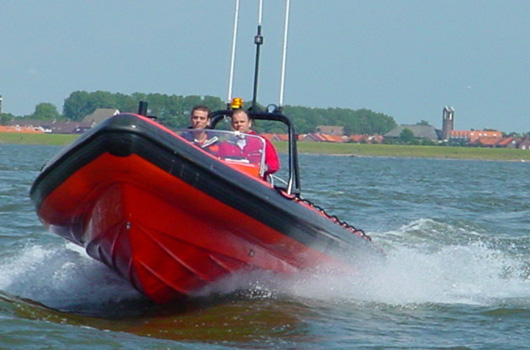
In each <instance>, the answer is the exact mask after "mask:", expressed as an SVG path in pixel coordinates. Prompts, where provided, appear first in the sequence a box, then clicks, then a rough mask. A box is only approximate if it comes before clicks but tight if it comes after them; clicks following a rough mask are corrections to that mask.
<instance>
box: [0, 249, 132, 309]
mask: <svg viewBox="0 0 530 350" xmlns="http://www.w3.org/2000/svg"><path fill="white" fill-rule="evenodd" d="M0 290H3V291H5V292H7V293H9V294H11V295H15V296H17V297H20V298H24V299H30V300H33V301H37V302H40V303H42V304H44V305H46V306H48V307H52V308H58V309H68V308H70V307H72V306H73V305H79V304H87V305H88V304H97V303H108V302H116V301H120V300H127V299H134V298H139V297H140V296H139V294H138V292H136V291H135V290H134V289H133V288H132V287H130V286H129V284H128V283H126V282H125V281H123V280H122V279H120V278H119V277H118V276H116V275H115V274H114V273H113V272H112V271H110V270H109V269H108V268H107V267H106V266H104V265H103V264H101V263H99V262H97V261H95V260H93V259H92V258H90V257H88V256H87V255H86V254H85V253H84V251H83V250H82V249H81V248H79V247H77V246H75V245H74V244H71V243H66V244H65V245H64V246H63V245H61V246H55V247H43V246H40V245H30V246H27V247H26V248H24V249H22V250H21V251H20V254H18V255H16V256H13V257H11V258H10V259H5V260H2V261H0Z"/></svg>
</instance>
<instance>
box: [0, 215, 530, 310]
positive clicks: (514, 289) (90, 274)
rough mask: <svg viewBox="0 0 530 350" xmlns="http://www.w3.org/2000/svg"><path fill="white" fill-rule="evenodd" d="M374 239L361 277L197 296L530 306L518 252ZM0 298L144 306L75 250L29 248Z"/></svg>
mask: <svg viewBox="0 0 530 350" xmlns="http://www.w3.org/2000/svg"><path fill="white" fill-rule="evenodd" d="M442 234H443V236H441V235H442ZM373 236H375V237H374V241H379V242H381V243H383V246H384V248H385V251H386V254H387V256H386V260H385V261H384V262H378V263H373V264H371V265H370V264H369V266H368V267H367V268H366V269H365V270H362V271H359V272H358V273H355V274H352V275H346V276H345V275H336V274H335V275H334V274H330V273H329V271H326V272H325V273H322V274H319V273H311V274H299V275H296V276H289V277H285V276H282V277H279V276H273V275H272V274H270V273H263V272H261V273H252V274H241V275H238V276H232V277H231V278H228V279H226V280H224V281H220V282H218V283H216V284H215V285H212V286H209V287H208V288H205V289H204V290H203V291H201V293H199V296H208V295H211V294H230V293H233V292H234V291H237V290H241V289H246V290H249V291H250V292H249V293H248V294H247V295H248V296H250V297H252V296H257V297H260V298H261V297H265V298H269V297H276V296H279V295H280V296H281V295H283V296H286V297H289V298H302V299H311V300H316V301H326V302H329V301H337V302H344V301H347V302H375V303H384V304H390V305H410V304H424V303H436V304H469V305H498V304H512V303H519V304H520V303H523V304H524V305H525V306H527V305H530V279H529V274H530V268H529V265H528V262H527V261H528V253H527V252H526V253H525V254H520V253H519V254H514V253H513V249H506V246H498V245H499V244H498V242H497V241H495V240H491V239H486V240H485V239H483V238H484V236H483V235H482V236H481V235H480V234H478V233H477V232H474V231H472V230H471V231H466V230H464V229H462V228H455V227H452V226H450V225H446V224H443V223H437V222H435V221H433V220H429V219H421V220H417V221H415V222H412V223H410V224H409V225H406V226H404V227H402V228H401V229H399V230H398V231H393V232H383V233H378V234H375V235H373ZM480 237H482V238H480ZM494 243H495V244H494ZM0 290H3V291H5V292H7V293H9V294H12V295H16V296H18V297H21V298H27V299H31V300H34V301H38V302H40V303H43V304H45V305H47V306H50V307H54V308H60V309H65V308H68V307H69V306H71V305H78V304H86V305H90V304H98V303H108V302H119V301H123V300H131V299H133V300H134V299H139V298H141V297H140V295H139V293H137V292H136V291H135V290H134V289H133V288H132V287H130V286H129V285H128V284H127V283H126V282H125V281H123V280H121V279H120V278H119V277H117V276H116V275H115V274H114V273H113V272H112V271H110V270H109V269H108V268H107V267H106V266H104V265H103V264H101V263H99V262H97V261H94V260H93V259H91V258H89V257H88V256H86V254H85V253H84V251H83V250H82V249H80V248H79V247H77V246H75V245H73V244H70V243H68V244H65V245H64V246H63V245H61V246H58V247H57V246H56V247H43V246H39V245H32V246H27V247H26V248H25V249H23V250H22V251H21V252H20V254H18V255H16V256H14V257H12V258H10V259H7V260H3V261H0Z"/></svg>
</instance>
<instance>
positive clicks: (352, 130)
mask: <svg viewBox="0 0 530 350" xmlns="http://www.w3.org/2000/svg"><path fill="white" fill-rule="evenodd" d="M140 101H147V102H148V113H149V115H154V116H156V117H157V120H158V121H160V122H161V123H162V124H165V125H167V126H169V127H172V128H185V127H187V126H188V124H189V114H190V111H191V109H192V108H193V106H196V105H199V104H204V105H207V106H208V107H210V108H211V110H212V111H214V110H219V109H225V108H226V107H227V105H226V102H224V101H223V100H221V99H220V98H218V97H213V96H196V95H192V96H178V95H166V94H160V93H149V94H145V93H133V94H130V95H126V94H121V93H111V92H106V91H96V92H86V91H75V92H72V93H71V94H70V96H68V98H67V99H66V100H65V101H64V105H63V111H62V114H61V113H59V111H58V110H57V107H56V106H55V105H53V104H51V103H40V104H38V105H37V106H36V107H35V112H34V113H33V114H30V115H27V116H25V118H28V119H39V120H72V121H81V120H82V119H83V118H84V117H85V116H87V115H89V114H91V113H93V112H94V111H95V110H96V109H97V108H115V109H118V110H119V111H120V112H133V113H136V112H137V111H138V103H139V102H140ZM247 107H249V106H248V105H246V104H245V105H244V108H247ZM257 107H258V108H262V109H264V108H263V107H262V106H257ZM282 112H283V113H284V114H285V115H287V116H288V117H289V118H290V119H291V121H292V123H293V124H294V127H295V130H296V132H297V133H302V134H303V133H311V132H315V129H316V127H317V126H319V125H335V126H343V127H344V130H345V132H346V134H348V135H349V134H384V133H387V132H388V131H390V130H392V129H393V128H395V127H396V126H397V123H396V122H395V120H394V118H392V117H390V116H388V115H385V114H383V113H376V112H374V111H371V110H368V109H358V110H353V109H347V108H326V109H324V108H309V107H300V106H284V107H283V110H282ZM14 117H16V116H14V115H11V114H2V119H1V122H2V123H7V122H8V120H11V119H13V118H14ZM258 131H260V132H283V131H284V130H283V128H282V127H279V126H278V125H277V123H264V122H262V123H261V124H260V125H259V126H258Z"/></svg>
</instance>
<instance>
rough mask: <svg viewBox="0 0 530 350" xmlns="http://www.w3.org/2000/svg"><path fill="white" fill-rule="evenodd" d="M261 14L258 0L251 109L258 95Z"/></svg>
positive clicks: (261, 3) (261, 10)
mask: <svg viewBox="0 0 530 350" xmlns="http://www.w3.org/2000/svg"><path fill="white" fill-rule="evenodd" d="M262 14H263V0H260V1H259V7H258V33H257V34H256V36H255V37H254V43H255V44H256V66H255V68H254V93H253V95H252V107H251V109H252V110H254V109H255V108H256V99H257V96H258V73H259V54H260V46H261V45H262V44H263V36H262V35H261V18H262Z"/></svg>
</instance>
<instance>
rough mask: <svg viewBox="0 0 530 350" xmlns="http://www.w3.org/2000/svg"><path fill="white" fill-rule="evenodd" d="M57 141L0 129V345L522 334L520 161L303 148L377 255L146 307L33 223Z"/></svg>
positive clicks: (443, 340)
mask: <svg viewBox="0 0 530 350" xmlns="http://www.w3.org/2000/svg"><path fill="white" fill-rule="evenodd" d="M59 149H60V148H58V147H51V146H50V147H43V146H17V145H0V329H1V331H0V332H1V333H0V349H98V350H99V349H233V348H241V349H271V348H272V349H522V348H529V345H528V333H529V332H530V317H529V316H530V278H529V275H530V266H529V262H530V259H529V255H530V238H529V237H530V235H529V223H530V222H529V220H530V204H529V203H528V200H527V198H528V195H529V193H530V176H528V174H529V173H530V172H529V170H530V168H529V167H530V164H528V163H509V162H481V161H452V160H429V159H392V158H358V157H334V156H317V155H302V156H301V159H300V163H301V170H302V186H303V193H304V196H305V197H306V198H308V199H311V200H312V201H313V202H315V203H316V204H318V205H320V206H322V207H324V208H326V209H327V210H328V211H329V212H330V213H331V214H336V215H338V216H339V217H340V218H341V219H343V220H346V221H348V222H349V223H350V224H353V225H355V226H356V227H358V228H362V229H364V230H365V231H366V232H367V233H368V234H369V235H370V236H372V238H373V240H374V241H375V242H376V243H377V244H378V245H380V246H381V247H382V248H383V249H384V250H385V251H386V254H387V260H386V262H384V263H382V264H375V263H374V264H371V266H370V267H369V268H367V271H363V272H362V273H361V274H360V275H356V276H346V277H344V276H341V277H338V276H329V275H326V276H316V275H300V276H296V277H295V278H278V277H274V276H270V275H267V274H262V275H256V276H238V277H237V278H235V279H234V280H231V281H224V282H223V283H221V284H220V285H219V286H217V287H216V288H217V292H218V293H220V292H226V294H223V296H221V297H219V298H217V299H212V298H208V297H205V298H204V299H201V300H197V301H196V302H195V303H194V304H192V305H186V306H179V305H171V306H165V307H157V306H153V305H151V304H150V303H149V302H147V301H146V300H145V299H143V298H142V297H141V296H140V295H139V294H138V293H137V292H136V291H134V290H133V289H131V288H130V287H129V286H128V285H127V284H126V283H124V282H123V281H121V280H120V279H119V278H117V277H116V276H115V275H114V274H113V273H112V272H110V271H109V270H108V269H107V268H106V267H104V266H102V264H100V263H98V262H95V261H93V260H91V259H90V258H88V257H86V255H85V254H84V253H83V252H82V251H81V250H79V249H78V248H76V247H75V246H73V245H72V244H69V243H66V242H65V241H64V240H62V239H61V238H59V237H56V236H54V235H52V234H50V233H48V232H46V230H45V229H44V228H43V227H42V225H41V224H40V223H39V221H38V219H37V217H36V216H35V213H34V209H33V207H32V205H31V203H30V201H29V199H28V191H29V187H30V185H31V182H32V181H33V179H34V178H35V177H36V175H37V173H38V170H39V169H40V167H41V166H42V165H43V164H44V162H45V161H46V160H48V159H50V158H51V157H52V156H53V155H54V154H55V153H56V152H57V151H59ZM241 284H243V285H246V286H248V287H249V289H250V290H249V292H246V293H237V294H236V293H231V292H230V291H231V290H233V289H234V286H235V285H241Z"/></svg>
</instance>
